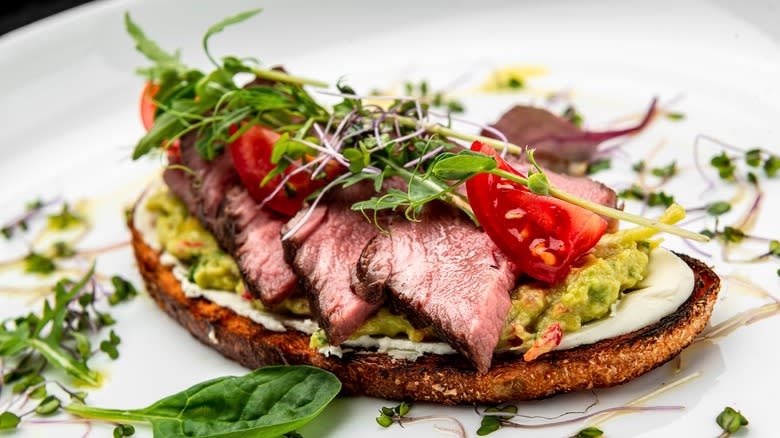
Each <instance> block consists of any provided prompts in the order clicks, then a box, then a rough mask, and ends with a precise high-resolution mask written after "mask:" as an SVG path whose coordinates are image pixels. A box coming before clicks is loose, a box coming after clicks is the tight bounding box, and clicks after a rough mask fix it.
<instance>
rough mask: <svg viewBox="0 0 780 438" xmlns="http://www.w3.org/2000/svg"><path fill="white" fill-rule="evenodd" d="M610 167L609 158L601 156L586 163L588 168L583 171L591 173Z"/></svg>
mask: <svg viewBox="0 0 780 438" xmlns="http://www.w3.org/2000/svg"><path fill="white" fill-rule="evenodd" d="M611 167H612V160H610V159H609V158H602V159H601V160H596V161H593V162H590V163H588V168H587V169H586V170H585V173H586V174H588V175H593V174H594V173H598V172H601V171H602V170H607V169H609V168H611Z"/></svg>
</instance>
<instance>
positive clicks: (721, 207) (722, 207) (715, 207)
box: [707, 201, 731, 217]
mask: <svg viewBox="0 0 780 438" xmlns="http://www.w3.org/2000/svg"><path fill="white" fill-rule="evenodd" d="M729 211H731V204H729V203H728V202H726V201H717V202H713V203H711V204H708V205H707V214H709V215H710V216H716V217H717V216H720V215H723V214H726V213H728V212H729Z"/></svg>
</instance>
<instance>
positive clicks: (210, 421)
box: [65, 366, 341, 438]
mask: <svg viewBox="0 0 780 438" xmlns="http://www.w3.org/2000/svg"><path fill="white" fill-rule="evenodd" d="M340 390H341V382H339V380H338V379H337V378H336V376H334V375H333V374H331V373H329V372H328V371H325V370H322V369H319V368H314V367H309V366H272V367H265V368H261V369H259V370H256V371H254V372H251V373H249V374H247V375H245V376H242V377H221V378H217V379H213V380H209V381H206V382H203V383H200V384H197V385H195V386H193V387H191V388H189V389H187V390H185V391H182V392H180V393H178V394H174V395H171V396H169V397H166V398H164V399H162V400H160V401H158V402H157V403H154V404H152V405H151V406H149V407H147V408H144V409H135V410H119V409H102V408H96V407H92V406H85V405H83V404H72V405H69V406H68V407H66V408H65V409H66V410H67V411H69V412H71V413H72V414H75V415H78V416H81V417H85V418H96V419H103V420H109V421H116V422H121V423H125V422H139V421H147V422H150V423H152V429H153V431H154V437H160V438H162V437H166V438H184V437H188V438H193V437H210V438H212V437H213V438H217V437H220V438H227V437H236V438H238V437H247V438H272V437H278V436H280V435H283V434H285V433H288V432H292V431H294V430H296V429H299V428H301V427H302V426H303V425H304V424H306V423H308V422H310V421H311V420H313V419H314V418H315V417H316V416H317V415H319V414H320V413H321V412H322V410H323V409H325V406H327V405H328V403H330V402H331V400H333V398H334V397H336V395H337V394H338V393H339V391H340Z"/></svg>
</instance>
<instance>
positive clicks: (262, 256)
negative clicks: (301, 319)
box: [224, 186, 298, 306]
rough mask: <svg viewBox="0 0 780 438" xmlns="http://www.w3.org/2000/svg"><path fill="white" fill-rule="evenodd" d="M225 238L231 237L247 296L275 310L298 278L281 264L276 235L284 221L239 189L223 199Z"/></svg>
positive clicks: (282, 256) (279, 245) (282, 262)
mask: <svg viewBox="0 0 780 438" xmlns="http://www.w3.org/2000/svg"><path fill="white" fill-rule="evenodd" d="M224 216H225V218H226V223H227V227H228V229H227V230H226V234H227V235H231V236H233V239H232V240H233V246H234V248H233V249H232V250H231V251H232V252H231V253H232V254H233V256H234V257H235V258H236V263H237V264H238V269H239V270H240V271H241V275H242V276H243V277H244V284H245V285H246V287H247V289H248V291H249V293H250V294H251V295H253V296H255V297H259V298H260V300H261V301H262V302H263V303H264V304H265V305H267V306H275V305H277V304H279V303H280V302H281V301H282V300H284V299H285V298H287V297H288V296H289V295H290V294H292V293H293V292H294V291H295V290H296V288H297V286H298V277H296V276H295V274H294V273H293V271H292V268H290V265H288V264H287V263H286V262H285V261H284V251H283V249H282V241H281V240H280V239H279V233H280V231H281V229H282V226H283V225H284V224H285V222H286V221H287V220H286V219H285V218H283V217H281V216H279V215H277V214H274V213H273V212H270V211H268V210H266V209H263V208H260V205H259V204H258V203H257V202H255V200H254V199H253V198H252V197H251V196H250V195H249V192H248V191H247V190H246V189H244V187H243V186H236V187H233V188H232V189H231V190H230V191H229V192H228V193H227V195H226V196H225V201H224Z"/></svg>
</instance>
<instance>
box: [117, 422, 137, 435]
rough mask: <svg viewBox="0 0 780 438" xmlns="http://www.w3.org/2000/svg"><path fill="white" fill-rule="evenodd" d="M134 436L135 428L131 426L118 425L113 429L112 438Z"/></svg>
mask: <svg viewBox="0 0 780 438" xmlns="http://www.w3.org/2000/svg"><path fill="white" fill-rule="evenodd" d="M134 434H135V427H133V425H132V424H120V425H118V426H117V427H115V428H114V438H122V437H125V436H133V435H134Z"/></svg>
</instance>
